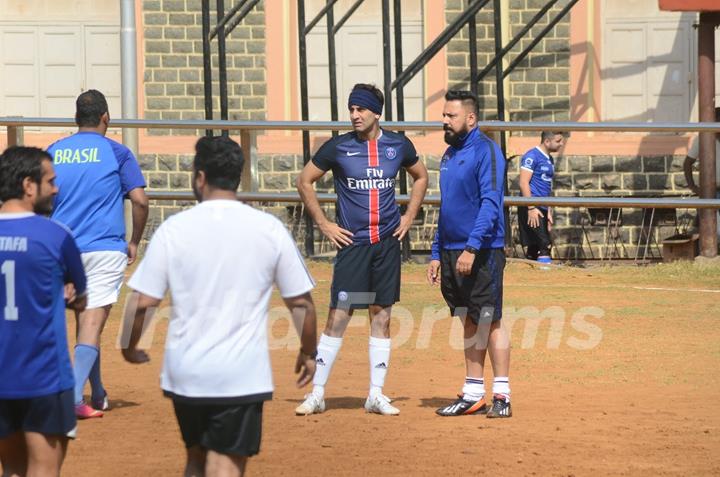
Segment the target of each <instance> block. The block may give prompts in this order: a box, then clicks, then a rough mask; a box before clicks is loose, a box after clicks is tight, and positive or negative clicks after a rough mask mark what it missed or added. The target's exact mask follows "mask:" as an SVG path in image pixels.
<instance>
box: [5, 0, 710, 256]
mask: <svg viewBox="0 0 720 477" xmlns="http://www.w3.org/2000/svg"><path fill="white" fill-rule="evenodd" d="M569 1H570V0H559V1H557V2H556V3H555V4H554V5H553V6H552V8H550V9H549V10H548V12H547V13H546V14H545V15H543V16H542V17H541V19H540V20H539V21H538V23H537V24H536V25H535V26H534V27H533V28H532V29H531V30H530V31H529V32H528V34H527V35H526V36H525V37H523V38H522V39H521V40H520V41H519V42H518V43H517V45H516V46H515V47H514V48H513V49H512V50H511V51H510V53H509V54H508V55H507V57H506V58H505V59H504V60H503V62H502V64H503V69H507V67H508V66H509V65H510V64H511V63H512V62H513V60H514V59H515V58H516V57H517V55H518V53H519V52H520V51H521V50H522V49H523V48H525V47H527V46H528V45H530V44H531V42H533V39H534V38H536V37H537V36H538V35H539V34H540V32H541V31H542V30H543V29H544V28H545V27H546V26H547V25H548V24H549V22H550V21H552V20H553V19H554V18H555V17H556V16H557V15H558V14H559V13H560V12H561V11H562V10H563V8H565V6H566V5H568V3H569ZM210 3H211V4H213V7H214V4H215V2H210ZM225 3H226V9H229V8H230V7H231V6H232V5H234V4H235V3H236V2H227V1H226V2H225ZM304 3H305V5H306V13H305V18H306V22H309V21H310V19H312V18H313V17H314V16H315V15H316V14H317V12H319V11H320V9H321V8H322V7H323V6H324V5H325V1H324V0H306V1H305V2H304ZM353 3H354V2H353V1H351V0H339V1H338V2H337V3H336V4H335V6H334V9H333V13H334V18H335V21H337V20H338V19H339V18H340V17H341V16H342V15H344V13H345V12H346V11H347V10H348V9H349V8H350V6H351V5H352V4H353ZM298 4H299V2H296V1H291V0H263V1H260V2H259V3H258V4H257V5H256V7H255V8H254V9H253V10H252V11H251V12H250V14H249V15H248V16H247V17H246V18H245V19H244V21H243V22H242V23H241V24H239V25H238V26H237V28H235V29H234V30H233V31H232V33H231V34H230V35H229V36H228V39H227V65H228V88H229V117H230V119H235V120H299V119H300V113H299V111H300V93H299V61H298V35H297V28H298V27H297V15H298V11H297V8H298ZM391 4H392V2H391ZM492 4H493V2H488V4H487V5H486V6H485V7H483V8H482V9H481V10H480V12H479V13H478V14H477V15H476V22H475V25H476V32H477V51H478V57H477V60H478V65H479V68H480V69H482V68H484V66H485V65H486V64H488V62H489V61H491V59H492V58H493V57H494V53H495V45H494V26H493V25H494V23H493V11H492ZM546 4H547V1H546V0H502V1H501V5H502V7H501V26H502V32H503V34H502V37H503V44H507V43H508V42H509V41H510V40H511V39H512V38H513V37H514V36H515V35H516V34H518V32H519V31H520V30H521V29H522V28H523V27H524V26H525V25H526V24H527V23H528V22H529V21H530V20H531V19H532V18H533V17H534V16H535V15H537V14H538V12H539V11H540V9H541V8H543V7H544V6H545V5H546ZM467 5H468V0H403V1H402V11H403V15H402V30H403V63H404V66H407V65H408V64H409V63H410V62H411V61H412V60H414V59H415V58H416V57H417V56H418V55H419V54H420V53H421V52H422V51H423V50H424V49H425V48H426V47H427V46H428V45H430V44H431V43H432V42H433V40H434V39H435V38H437V36H438V35H439V34H440V33H442V31H443V30H444V29H445V27H446V26H447V25H448V24H449V23H450V22H452V21H453V19H455V18H456V17H457V16H458V15H460V14H461V12H462V11H463V10H464V9H465V8H466V7H467ZM380 6H381V0H366V1H365V2H363V4H362V5H361V6H360V8H358V10H357V11H356V12H355V13H354V14H353V15H352V17H350V19H349V20H348V21H347V23H346V24H345V25H344V26H343V27H342V28H341V29H340V30H339V31H338V33H337V35H336V50H337V58H336V67H337V71H338V78H337V82H338V84H337V87H338V91H339V98H338V105H337V106H338V110H339V111H340V115H339V119H340V120H341V121H342V120H345V119H346V116H345V114H344V111H345V109H346V106H345V105H344V102H345V100H346V99H345V98H346V95H347V93H348V91H349V89H350V88H351V87H352V85H353V84H354V83H356V82H370V83H376V84H378V85H382V82H383V77H382V74H383V65H382V52H383V43H382V21H381V13H380V12H381V8H380ZM135 7H136V24H137V41H138V55H139V58H138V71H139V75H138V76H139V77H138V102H139V104H138V111H139V116H140V117H142V118H147V119H171V120H175V119H202V118H203V117H204V96H203V83H202V62H203V57H202V36H201V1H200V0H136V5H135ZM0 12H2V15H0V116H12V115H21V116H28V117H69V116H71V115H72V112H73V101H74V98H75V97H76V96H77V94H79V93H80V92H81V91H83V90H85V89H89V88H95V89H99V90H101V91H103V92H104V93H105V94H106V95H107V96H108V98H109V102H110V108H111V117H120V116H122V112H121V110H120V50H119V28H120V12H119V2H117V1H114V0H102V1H93V2H90V1H84V2H70V1H66V0H56V1H52V2H51V1H40V2H21V1H18V0H0ZM212 18H213V23H215V22H216V21H217V17H216V12H215V10H214V8H213V12H212ZM696 21H697V15H694V14H675V13H668V12H659V11H658V8H657V0H580V1H579V2H577V4H575V5H574V6H573V7H572V9H571V10H570V13H569V14H567V15H565V16H564V17H563V18H562V19H561V20H560V21H559V22H557V24H556V25H555V26H554V27H553V28H551V29H550V31H549V32H548V34H547V35H546V36H545V37H543V39H542V40H540V41H539V42H538V43H537V45H536V46H535V48H534V49H533V50H532V51H531V52H530V53H529V54H528V55H527V57H526V58H525V59H523V60H522V61H520V62H519V63H518V65H517V66H516V67H515V69H514V70H513V71H512V72H510V73H509V74H508V75H507V76H506V77H505V80H504V82H503V85H504V91H505V98H506V102H505V110H504V116H505V118H507V119H510V120H513V121H568V120H570V121H696V120H697V87H696V81H697V80H696V78H697V74H696V69H697V65H696V58H697V36H696V33H695V30H694V29H693V24H694V23H695V22H696ZM326 30H327V29H326V24H325V22H324V21H320V22H319V23H318V24H317V25H316V26H315V27H314V29H313V30H312V32H311V33H310V34H309V36H308V75H309V94H308V96H309V104H310V119H311V120H329V119H330V109H331V108H330V101H329V83H328V73H327V70H328V57H327V41H326V38H327V37H326ZM468 41H469V36H468V28H467V27H465V28H463V29H462V31H461V32H460V33H459V34H458V35H456V36H455V37H454V38H453V39H452V40H450V41H449V43H448V44H447V45H446V46H445V47H444V48H443V49H442V50H440V52H439V53H438V54H436V55H435V56H434V57H433V58H432V60H431V61H429V63H428V64H427V65H426V66H425V67H424V68H423V70H422V71H421V72H420V73H419V74H418V75H416V76H415V77H414V78H413V80H412V81H411V82H410V83H409V84H408V85H407V87H406V88H405V97H406V114H405V119H406V120H410V121H439V120H440V119H441V108H442V104H443V95H444V92H445V91H446V90H447V89H448V88H450V87H460V88H469V81H470V70H469V67H470V58H469V54H468V50H469V45H468ZM716 43H717V40H716ZM391 47H392V45H391ZM216 49H217V42H216V41H213V52H216ZM718 51H720V50H718ZM217 60H218V58H217V55H216V54H213V65H214V77H215V79H216V80H217ZM718 71H720V69H719V70H718ZM718 91H720V88H718ZM478 92H479V96H480V98H481V106H482V116H483V119H488V120H492V119H497V118H498V109H497V108H498V107H497V100H496V98H497V91H496V85H495V72H494V70H491V71H490V72H489V74H488V75H487V76H486V77H485V79H483V80H482V81H480V82H479V83H478ZM213 96H214V111H215V114H216V117H217V115H219V107H218V84H217V81H215V84H214V88H213ZM67 133H68V131H62V130H48V129H42V130H39V129H38V130H29V131H26V133H25V140H26V142H27V143H32V144H37V145H40V146H47V145H48V144H49V143H50V142H52V141H53V140H54V139H55V138H57V137H58V136H59V135H62V134H67ZM198 133H199V132H196V131H186V130H172V129H167V130H157V129H153V130H147V131H141V132H140V150H139V151H138V152H139V154H138V157H139V159H140V161H141V165H142V168H143V171H144V173H145V174H146V176H147V180H148V184H149V188H150V190H190V172H189V171H190V166H191V160H192V151H193V144H194V140H195V137H196V136H197V134H198ZM408 135H409V136H410V137H411V139H412V140H413V142H414V143H415V145H416V147H417V149H418V151H419V153H420V154H421V156H422V158H423V160H424V161H425V162H426V164H427V166H428V169H429V170H430V174H431V181H430V190H429V194H436V193H437V192H438V166H439V157H440V156H441V154H442V151H443V149H444V143H443V141H442V136H441V134H440V133H439V132H438V133H413V132H409V133H408ZM691 136H692V135H691V134H684V135H677V134H665V135H657V134H656V135H647V134H646V135H639V134H620V133H573V134H572V136H571V137H570V139H569V141H568V144H567V146H566V148H565V149H564V151H562V154H561V156H560V157H558V158H557V167H556V176H555V177H556V180H555V192H556V194H558V195H567V196H580V197H582V196H600V197H621V196H648V197H660V196H680V195H689V191H688V190H687V188H686V184H685V180H684V177H683V172H682V161H683V159H684V156H685V154H686V151H687V147H688V143H689V140H690V138H691ZM311 137H312V149H313V151H314V150H315V149H317V147H319V145H320V144H321V143H322V142H323V141H324V140H325V139H327V137H329V134H327V133H313V134H312V136H311ZM3 140H4V138H3ZM538 142H539V137H538V135H537V134H535V133H518V134H512V135H508V137H507V150H508V156H509V157H510V158H511V159H510V161H509V170H508V181H509V186H510V193H511V194H514V195H518V194H519V190H518V187H517V175H518V172H519V164H518V163H519V158H518V156H519V155H522V154H523V153H524V152H525V151H526V150H528V149H530V148H531V147H533V146H534V145H536V144H537V143H538ZM254 151H255V152H256V157H255V158H254V161H255V162H256V168H257V172H258V173H257V181H256V188H257V190H260V191H283V192H285V191H291V190H293V182H294V177H295V175H296V174H297V173H298V171H299V170H300V168H301V167H302V162H303V160H302V154H301V151H302V147H301V140H300V135H299V133H298V132H297V131H268V132H260V133H258V135H257V136H256V138H255V149H254ZM320 187H321V188H323V190H331V188H332V182H331V179H330V178H327V180H325V181H324V182H323V183H322V184H320ZM186 205H188V204H185V203H169V202H163V203H156V204H154V206H153V209H152V213H151V226H150V227H149V231H148V233H152V230H153V229H154V227H155V226H156V225H157V224H159V223H160V221H162V220H163V219H164V218H166V217H167V216H168V215H170V214H172V213H174V212H176V211H178V210H180V209H181V208H182V207H184V206H186ZM262 206H263V207H267V208H268V210H271V211H272V212H273V213H275V214H277V215H279V216H281V217H282V218H283V219H284V220H285V221H286V223H288V225H289V226H290V227H291V228H293V230H294V232H295V233H296V234H298V236H300V235H302V233H303V221H302V220H300V219H299V209H298V207H295V206H287V205H279V204H262ZM332 212H333V208H332V207H328V213H329V214H332ZM596 212H600V213H599V214H598V213H596ZM602 212H603V211H593V212H592V213H591V212H590V211H587V210H586V209H560V210H558V211H557V213H556V219H557V221H556V225H555V229H554V237H555V244H556V248H555V251H554V253H555V254H556V256H557V258H559V259H563V258H570V259H572V258H583V257H587V258H590V257H594V258H599V257H607V256H609V255H610V256H622V257H634V256H636V254H637V249H638V248H639V249H641V251H643V252H644V251H645V249H646V247H645V244H646V242H648V239H650V242H649V243H650V245H649V249H650V251H651V253H654V254H655V255H657V253H658V248H657V247H656V246H655V245H654V244H655V243H659V242H660V241H661V240H662V239H663V238H664V237H666V236H668V235H672V234H674V233H675V232H676V229H683V228H687V227H688V226H691V225H692V220H693V217H694V211H677V217H679V222H678V224H677V226H676V225H675V223H674V222H673V221H671V220H670V217H667V216H664V215H663V216H662V220H663V221H664V222H665V223H666V225H662V224H661V223H658V224H657V225H658V226H657V227H653V228H652V229H648V228H643V227H642V224H643V222H647V221H648V220H649V217H648V216H644V215H643V212H642V211H641V210H629V209H625V210H624V211H623V215H622V221H621V224H618V227H614V225H613V221H611V224H610V225H611V226H608V225H607V224H606V221H604V220H603V217H604V216H606V215H607V213H606V214H605V215H603V213H602ZM436 214H437V211H436V210H435V209H434V208H433V207H424V208H423V212H422V214H421V217H419V218H418V221H417V223H416V226H415V227H413V230H412V232H411V238H412V242H413V247H414V248H416V249H427V248H429V244H430V240H431V237H432V236H433V231H434V227H435V221H436V218H437V217H436ZM660 215H662V214H660ZM643 219H645V220H643ZM655 221H657V219H655ZM648 233H649V234H650V237H648V236H647V235H648ZM316 235H317V234H316ZM653 241H654V242H653ZM638 244H639V245H640V246H639V247H638ZM329 249H330V247H329V244H327V243H324V242H322V241H321V240H319V238H318V243H317V247H316V250H317V251H319V252H321V251H326V250H329Z"/></svg>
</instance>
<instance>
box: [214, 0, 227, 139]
mask: <svg viewBox="0 0 720 477" xmlns="http://www.w3.org/2000/svg"><path fill="white" fill-rule="evenodd" d="M224 16H225V0H217V19H218V21H222V19H223V17H224ZM217 31H218V65H219V66H220V78H219V79H220V119H221V120H223V121H227V119H228V90H227V56H226V54H225V27H224V26H223V27H219V28H218V30H217ZM229 134H230V131H228V130H227V129H223V132H222V135H223V136H225V137H227V136H228V135H229Z"/></svg>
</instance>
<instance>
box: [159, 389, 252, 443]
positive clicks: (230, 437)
mask: <svg viewBox="0 0 720 477" xmlns="http://www.w3.org/2000/svg"><path fill="white" fill-rule="evenodd" d="M173 406H174V408H175V417H177V421H178V425H179V426H180V434H182V438H183V441H184V442H185V447H187V448H190V447H195V446H199V447H202V448H203V449H206V450H212V451H215V452H218V453H220V454H227V455H236V456H247V457H250V456H253V455H255V454H257V453H258V452H260V438H261V437H262V409H263V402H262V401H260V402H251V403H243V404H200V403H198V404H195V403H191V402H184V401H183V400H180V399H173Z"/></svg>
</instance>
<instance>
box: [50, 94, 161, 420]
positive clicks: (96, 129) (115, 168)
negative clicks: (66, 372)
mask: <svg viewBox="0 0 720 477" xmlns="http://www.w3.org/2000/svg"><path fill="white" fill-rule="evenodd" d="M75 122H76V123H77V125H78V128H79V130H78V132H77V133H76V134H73V135H72V136H70V137H68V138H65V139H61V140H60V141H58V142H56V143H55V144H53V145H52V146H50V148H49V149H48V152H49V153H50V154H51V155H52V157H53V163H54V166H55V171H56V173H57V185H58V187H59V189H60V192H59V193H58V195H57V197H56V198H55V207H54V211H53V214H52V218H53V219H54V220H56V221H58V222H60V223H62V224H65V225H67V226H68V227H69V228H70V229H71V230H72V232H73V235H74V236H75V240H76V241H77V244H78V247H79V248H80V252H81V253H82V259H83V265H84V266H85V273H86V274H87V278H88V303H87V309H86V310H85V311H84V312H83V313H80V314H78V315H77V316H76V320H77V330H78V331H77V345H76V346H75V363H74V367H73V371H74V373H75V406H76V414H77V416H78V418H81V419H86V418H90V417H102V414H103V413H102V411H103V410H107V409H108V407H109V404H108V399H107V392H106V391H105V388H104V387H103V384H102V380H101V378H100V333H101V332H102V329H103V327H104V326H105V321H106V320H107V317H108V315H109V314H110V308H111V306H112V304H113V303H115V302H116V301H117V299H118V294H119V292H120V287H121V286H122V282H123V278H124V274H125V268H126V267H127V265H128V264H130V263H132V262H133V261H134V260H135V256H136V254H137V247H138V244H139V243H140V239H141V238H142V234H143V230H144V228H145V222H146V221H147V215H148V200H147V197H146V195H145V190H144V187H145V179H144V178H143V175H142V172H141V171H140V166H139V165H138V163H137V161H136V160H135V157H134V156H133V154H132V152H131V151H130V150H129V149H128V148H127V147H125V146H123V145H122V144H119V143H117V142H115V141H113V140H112V139H109V138H107V137H105V134H106V132H107V129H108V125H109V122H110V116H109V113H108V106H107V101H106V100H105V96H103V94H102V93H101V92H99V91H96V90H88V91H86V92H84V93H83V94H81V95H80V96H78V98H77V101H76V112H75ZM126 197H127V198H129V199H130V202H131V203H132V223H133V229H132V236H131V239H130V242H126V241H125V217H124V208H123V199H124V198H126ZM88 377H89V378H90V386H91V389H92V393H91V400H90V404H91V405H88V404H86V403H85V401H84V400H83V389H84V387H85V382H86V381H87V380H88Z"/></svg>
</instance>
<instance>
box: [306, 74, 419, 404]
mask: <svg viewBox="0 0 720 477" xmlns="http://www.w3.org/2000/svg"><path fill="white" fill-rule="evenodd" d="M383 103H384V98H383V94H382V92H381V91H380V90H378V89H377V88H376V87H374V86H372V85H368V84H362V83H359V84H356V85H355V86H354V87H353V89H352V92H351V93H350V97H349V98H348V110H349V112H350V121H351V122H352V127H353V131H352V132H349V133H346V134H343V135H341V136H338V137H335V138H332V139H330V140H329V141H327V142H326V143H325V144H323V145H322V147H320V149H319V150H318V152H317V153H316V154H315V156H314V157H313V158H312V161H310V162H308V163H307V164H306V165H305V168H304V169H303V170H302V172H301V173H300V176H299V177H298V179H297V188H298V191H299V193H300V196H301V197H302V200H303V202H304V203H305V207H306V208H307V211H308V213H309V214H310V216H311V217H312V218H313V220H314V221H315V223H316V224H317V226H318V228H319V229H320V231H321V232H322V233H323V234H324V235H325V236H326V237H327V238H328V239H329V240H330V241H331V242H332V243H333V244H335V246H336V247H338V252H337V257H336V258H335V266H334V269H333V280H332V286H331V292H330V293H331V295H330V312H329V315H328V321H327V325H326V327H325V332H324V333H323V334H322V336H321V337H320V342H319V344H318V355H317V370H316V372H315V378H314V380H313V384H314V386H313V390H312V392H311V393H310V394H308V395H307V396H305V402H303V403H302V404H301V405H300V406H299V407H298V408H297V409H296V410H295V413H296V414H298V415H307V414H314V413H320V412H323V411H324V410H325V400H324V395H325V385H326V384H327V381H328V378H329V376H330V371H331V370H332V366H333V363H334V362H335V358H336V357H337V354H338V352H339V351H340V346H341V344H342V336H343V333H344V332H345V328H346V327H347V324H348V322H349V320H350V318H351V316H352V314H353V311H354V310H356V309H359V308H369V315H370V343H369V355H370V391H369V396H368V398H367V400H366V402H365V410H366V411H368V412H374V413H378V414H383V415H396V414H398V413H399V412H400V411H399V410H398V409H397V408H395V407H394V406H392V405H391V404H390V402H389V399H388V398H387V397H385V395H383V393H382V388H383V385H384V383H385V376H386V375H387V370H388V366H389V364H390V313H391V310H392V306H393V304H395V303H396V302H397V301H398V300H399V299H400V241H401V240H402V238H403V237H404V236H405V234H406V233H407V232H408V229H409V228H410V225H411V224H412V221H413V220H414V219H415V215H416V214H417V212H418V210H419V209H420V205H421V203H422V200H423V198H424V196H425V190H426V189H427V183H428V175H427V170H426V169H425V166H424V165H423V163H422V162H420V161H419V160H418V157H417V153H416V152H415V147H414V146H413V144H412V143H411V142H410V141H409V140H408V139H407V138H406V137H405V136H403V135H401V134H397V133H394V132H391V131H387V130H384V129H382V128H380V116H381V114H382V108H383ZM401 167H404V168H405V169H406V170H407V172H408V173H409V174H410V175H411V176H412V178H413V187H412V193H411V196H410V203H409V204H408V207H407V211H406V212H405V214H403V215H402V216H401V215H400V211H399V208H398V206H397V204H396V202H395V177H396V176H397V173H398V171H399V170H400V168H401ZM328 171H332V174H333V179H334V182H335V191H336V192H337V196H338V199H337V200H338V202H337V217H336V222H331V221H330V220H328V218H327V217H325V214H324V213H323V211H322V209H321V208H320V204H319V202H318V199H317V195H316V194H315V190H314V189H313V183H315V182H316V181H318V180H319V179H320V178H321V177H322V176H324V175H325V173H326V172H328Z"/></svg>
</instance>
